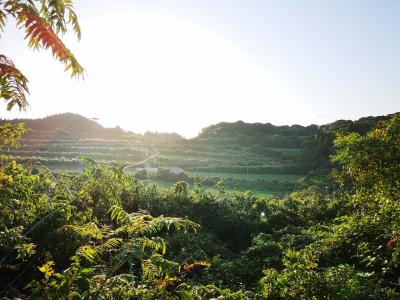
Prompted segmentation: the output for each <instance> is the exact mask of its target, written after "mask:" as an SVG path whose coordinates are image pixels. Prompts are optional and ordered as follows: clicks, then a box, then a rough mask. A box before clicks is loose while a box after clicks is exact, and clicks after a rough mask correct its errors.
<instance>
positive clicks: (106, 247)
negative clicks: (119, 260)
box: [94, 238, 122, 256]
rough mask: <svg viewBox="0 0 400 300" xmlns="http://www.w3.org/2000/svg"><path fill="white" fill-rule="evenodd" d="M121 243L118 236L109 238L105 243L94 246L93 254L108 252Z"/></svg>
mask: <svg viewBox="0 0 400 300" xmlns="http://www.w3.org/2000/svg"><path fill="white" fill-rule="evenodd" d="M121 244H122V239H120V238H110V239H108V240H107V241H106V242H105V243H103V244H101V245H100V246H97V247H95V249H94V251H95V255H96V256H102V255H103V254H104V253H106V252H109V251H111V250H114V249H116V248H118V247H119V246H120V245H121Z"/></svg>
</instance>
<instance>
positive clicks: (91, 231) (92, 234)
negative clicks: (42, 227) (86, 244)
mask: <svg viewBox="0 0 400 300" xmlns="http://www.w3.org/2000/svg"><path fill="white" fill-rule="evenodd" d="M108 229H109V228H108ZM59 230H66V231H72V232H74V233H77V234H78V235H80V236H81V237H84V238H90V239H95V240H101V239H102V238H104V231H105V230H104V229H100V228H99V227H98V226H97V225H96V223H94V222H90V223H87V224H83V225H65V226H63V227H61V228H60V229H59Z"/></svg>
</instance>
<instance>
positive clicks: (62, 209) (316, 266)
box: [0, 116, 400, 299]
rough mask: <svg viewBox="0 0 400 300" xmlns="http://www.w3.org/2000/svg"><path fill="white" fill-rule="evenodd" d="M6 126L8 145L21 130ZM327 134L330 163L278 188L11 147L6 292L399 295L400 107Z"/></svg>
mask: <svg viewBox="0 0 400 300" xmlns="http://www.w3.org/2000/svg"><path fill="white" fill-rule="evenodd" d="M375 123H376V122H375ZM368 129H369V128H368ZM1 130H2V136H3V137H4V138H3V140H2V143H3V144H2V145H5V147H9V146H13V145H14V144H15V140H16V139H18V138H19V137H20V135H21V130H20V129H18V128H15V127H12V126H8V125H3V127H1ZM344 131H345V130H344ZM347 132H351V130H350V131H347ZM332 141H333V140H329V143H331V142H332ZM327 145H328V142H326V141H325V144H323V145H322V146H319V147H316V149H318V151H322V150H324V151H325V152H327V153H331V159H332V163H327V162H326V161H324V163H323V164H321V165H319V166H318V168H319V171H318V170H315V171H314V172H311V174H310V175H309V176H308V177H307V180H306V181H305V182H303V183H302V184H301V186H298V187H297V190H296V191H295V192H293V193H291V194H290V195H287V196H283V197H279V198H277V197H275V198H264V197H259V196H255V195H254V194H252V193H250V192H243V193H241V192H238V193H235V194H233V195H232V194H227V193H226V187H225V185H224V183H223V182H218V183H217V191H214V192H211V191H210V190H207V189H206V188H205V187H204V186H203V185H202V183H201V179H200V178H199V177H195V178H194V181H193V183H192V185H191V188H189V186H188V184H187V183H186V182H183V181H181V182H177V183H176V184H175V185H174V186H173V187H171V188H161V187H158V186H156V185H153V184H146V183H143V182H142V181H140V180H137V179H135V178H134V177H131V176H128V175H126V174H124V172H123V167H122V166H121V167H118V166H106V165H102V164H97V163H96V162H95V161H93V160H91V159H88V158H86V159H83V163H84V164H85V169H84V170H83V171H82V172H80V173H79V174H77V173H52V172H51V171H49V170H47V171H46V170H45V169H42V170H40V171H38V170H35V169H34V170H32V166H30V165H27V166H24V165H19V164H17V163H15V161H13V160H10V159H7V158H6V157H3V164H2V167H1V173H0V184H1V189H0V209H1V218H2V221H1V223H0V240H1V242H0V278H1V281H0V285H1V286H0V288H1V296H4V297H13V296H18V297H23V298H47V299H60V298H67V299H112V298H114V299H129V298H130V299H171V298H176V299H210V298H218V297H220V298H221V299H396V298H399V297H400V288H399V280H400V271H399V255H400V238H399V234H400V233H399V228H400V227H399V225H400V224H399V220H400V210H399V207H400V206H399V205H398V201H399V200H400V199H399V187H400V186H399V185H400V181H399V178H400V177H399V175H400V116H393V117H392V118H391V119H389V120H386V121H384V122H379V123H378V124H376V126H375V128H373V129H372V130H371V131H370V132H369V133H367V134H365V131H364V132H362V131H360V133H355V132H352V133H342V134H337V136H336V138H335V139H334V145H333V146H327ZM3 147H4V146H3ZM324 147H325V148H324ZM328 155H329V154H328ZM332 168H333V170H332ZM328 169H330V170H331V171H330V173H331V174H332V176H325V175H324V174H327V173H328V171H327V170H328ZM321 170H322V171H321Z"/></svg>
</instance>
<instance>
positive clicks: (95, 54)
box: [0, 0, 400, 137]
mask: <svg viewBox="0 0 400 300" xmlns="http://www.w3.org/2000/svg"><path fill="white" fill-rule="evenodd" d="M75 6H76V10H77V13H78V16H79V18H80V22H81V26H82V31H83V36H82V41H81V42H79V43H78V42H77V41H75V39H74V38H72V37H71V36H65V41H66V45H67V46H68V47H70V49H71V50H72V51H73V52H74V53H75V54H76V56H77V58H78V59H79V61H80V62H81V64H82V65H83V66H84V67H85V68H86V72H87V73H86V75H85V80H71V79H70V78H69V74H67V73H64V71H63V69H64V68H63V66H62V65H60V64H59V63H58V62H57V61H54V60H53V59H52V56H51V54H50V53H49V52H48V51H41V52H35V53H32V51H31V50H29V49H27V46H26V42H25V41H24V40H23V36H24V34H23V32H21V31H18V30H16V29H15V26H14V24H11V23H10V22H9V23H8V26H7V27H6V31H5V32H4V33H3V34H2V39H1V44H0V53H4V54H6V55H7V56H9V57H10V58H11V59H13V60H14V62H15V64H16V66H17V67H18V68H19V69H20V70H21V71H22V72H23V73H24V74H25V75H26V76H27V77H28V79H29V80H30V84H29V88H30V91H31V94H30V96H29V97H28V100H29V102H30V105H31V108H30V109H28V111H27V112H26V113H20V112H18V110H14V111H13V112H11V113H4V114H3V117H5V118H38V117H44V116H46V115H51V114H56V113H63V112H66V111H70V112H73V113H78V114H81V115H83V116H85V117H88V118H93V117H96V118H99V123H100V124H102V125H104V126H106V127H115V126H120V127H121V128H123V129H124V130H129V131H133V132H138V133H140V132H145V131H158V132H177V133H179V134H181V135H183V136H185V137H193V136H195V135H196V134H197V133H199V132H200V130H201V129H202V128H204V127H206V126H209V125H211V124H216V123H218V122H236V121H238V120H242V121H244V122H249V123H255V122H259V123H272V124H274V125H293V124H299V125H310V124H317V125H321V124H325V123H329V122H333V121H335V120H337V119H352V120H354V119H358V118H360V117H365V116H370V115H374V116H376V115H386V114H390V113H394V112H397V111H400V101H399V99H400V88H399V86H400V85H399V84H398V81H399V79H400V78H399V74H398V70H399V69H400V60H399V59H398V53H399V52H400V43H399V38H398V37H399V34H400V19H399V18H398V17H397V14H396V12H397V11H399V8H400V2H397V1H381V2H379V3H377V2H375V1H352V2H350V3H349V2H348V1H335V2H329V3H327V2H324V3H321V2H319V1H311V0H310V1H301V2H299V1H258V0H255V1H251V2H247V1H246V2H244V1H217V2H216V1H211V0H208V1H202V2H201V3H200V2H188V1H180V0H171V1H168V2H166V1H153V2H144V1H122V0H119V1H114V2H113V4H112V5H110V4H109V1H93V0H92V1H84V2H77V3H76V4H75ZM3 105H4V104H3Z"/></svg>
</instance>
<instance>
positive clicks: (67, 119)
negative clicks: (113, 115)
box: [0, 113, 122, 138]
mask: <svg viewBox="0 0 400 300" xmlns="http://www.w3.org/2000/svg"><path fill="white" fill-rule="evenodd" d="M7 122H10V123H13V124H15V123H20V122H22V123H25V126H26V128H27V129H28V133H27V135H28V136H34V137H39V138H41V137H42V136H48V135H49V134H50V133H51V132H53V133H54V132H56V133H57V134H58V135H59V136H63V135H70V136H72V137H75V136H79V137H92V136H98V137H102V136H112V135H119V134H121V133H122V130H121V129H120V128H118V127H117V128H104V127H103V126H101V125H100V124H98V123H96V122H95V121H93V120H90V119H88V118H86V117H83V116H81V115H78V114H74V113H62V114H56V115H52V116H48V117H45V118H40V119H13V120H0V124H4V123H7Z"/></svg>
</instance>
